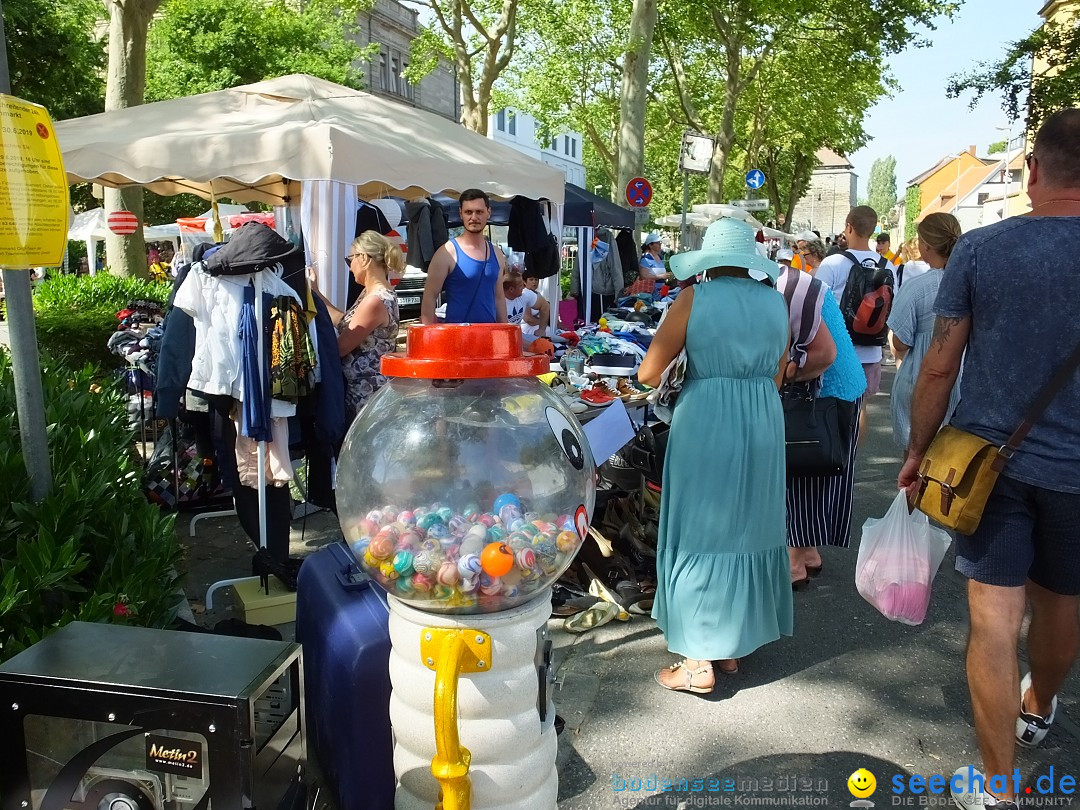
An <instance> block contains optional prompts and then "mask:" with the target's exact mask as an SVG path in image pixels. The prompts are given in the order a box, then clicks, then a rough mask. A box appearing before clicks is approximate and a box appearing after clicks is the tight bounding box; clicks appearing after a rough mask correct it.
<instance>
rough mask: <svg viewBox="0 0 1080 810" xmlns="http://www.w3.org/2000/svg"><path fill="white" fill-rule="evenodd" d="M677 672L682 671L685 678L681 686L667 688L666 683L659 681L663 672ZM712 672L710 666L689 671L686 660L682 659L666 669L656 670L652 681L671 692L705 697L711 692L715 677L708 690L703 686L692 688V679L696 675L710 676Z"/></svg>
mask: <svg viewBox="0 0 1080 810" xmlns="http://www.w3.org/2000/svg"><path fill="white" fill-rule="evenodd" d="M679 670H682V671H683V674H684V675H685V676H686V683H684V684H683V685H682V686H668V685H667V684H666V683H664V682H663V681H662V680H660V676H661V675H662V674H663V673H665V672H672V673H674V672H677V671H679ZM712 671H713V668H712V664H706V665H705V666H703V667H698V668H697V669H690V668H689V667H688V666H687V665H686V660H685V659H684V660H682V661H679V662H678V663H677V664H675V665H674V666H670V667H668V668H667V669H658V670H656V672H655V673H653V679H654V680H655V681H656V682H657V683H658V684H660V685H661V686H662V687H664V688H665V689H669V690H671V691H672V692H694V693H695V694H699V695H707V694H709V692H711V691H712V690H713V687H715V686H716V683H715V677H714V679H713V681H714V682H713V684H712V685H711V686H709V687H708V688H706V687H704V686H694V678H695V677H696V676H698V675H705V674H708V675H712Z"/></svg>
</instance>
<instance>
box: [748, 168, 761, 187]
mask: <svg viewBox="0 0 1080 810" xmlns="http://www.w3.org/2000/svg"><path fill="white" fill-rule="evenodd" d="M746 185H748V186H749V187H750V188H761V187H762V186H763V185H765V173H764V172H762V171H761V169H751V170H750V171H748V172H747V173H746Z"/></svg>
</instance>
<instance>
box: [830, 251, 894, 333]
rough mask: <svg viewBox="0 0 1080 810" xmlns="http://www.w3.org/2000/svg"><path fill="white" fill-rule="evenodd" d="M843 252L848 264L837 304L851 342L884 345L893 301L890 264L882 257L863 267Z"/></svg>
mask: <svg viewBox="0 0 1080 810" xmlns="http://www.w3.org/2000/svg"><path fill="white" fill-rule="evenodd" d="M843 255H844V257H845V258H846V259H848V261H850V262H851V265H852V267H851V272H850V273H849V274H848V280H847V284H846V285H845V286H844V297H843V300H841V301H840V302H839V303H840V312H841V313H843V315H844V325H845V326H847V330H848V334H849V335H851V342H852V343H854V344H855V345H856V346H884V345H885V339H886V336H887V335H888V333H889V327H888V326H887V325H886V321H888V319H889V312H890V311H892V301H893V286H894V281H893V272H892V265H891V264H890V262H889V260H888V259H886V258H885V257H884V256H881V257H879V259H878V262H877V264H875V265H870V266H867V265H864V264H862V263H861V262H860V261H859V260H858V259H856V258H855V257H854V256H853V255H852V254H851V252H850V251H847V250H845V251H844V253H843Z"/></svg>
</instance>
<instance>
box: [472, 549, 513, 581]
mask: <svg viewBox="0 0 1080 810" xmlns="http://www.w3.org/2000/svg"><path fill="white" fill-rule="evenodd" d="M480 562H481V564H482V565H483V568H484V573H486V574H487V575H488V576H492V577H501V576H503V575H504V574H506V573H507V572H508V571H509V570H510V569H511V568H513V567H514V552H513V550H512V549H511V548H510V546H508V545H506V543H488V544H487V545H486V546H484V550H483V552H482V553H481V554H480Z"/></svg>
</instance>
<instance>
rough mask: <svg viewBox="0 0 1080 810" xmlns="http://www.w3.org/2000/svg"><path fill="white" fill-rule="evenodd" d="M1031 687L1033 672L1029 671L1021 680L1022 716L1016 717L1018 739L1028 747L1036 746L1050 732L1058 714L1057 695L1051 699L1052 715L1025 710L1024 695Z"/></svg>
mask: <svg viewBox="0 0 1080 810" xmlns="http://www.w3.org/2000/svg"><path fill="white" fill-rule="evenodd" d="M1030 688H1031V673H1030V672H1029V673H1028V674H1027V675H1025V676H1024V679H1023V680H1022V681H1020V716H1019V717H1017V718H1016V741H1017V742H1018V743H1020V745H1023V746H1025V747H1027V748H1034V747H1035V746H1037V745H1038V744H1039V743H1041V742H1042V741H1043V740H1044V739H1046V735H1047V734H1048V733H1049V732H1050V726H1051V725H1053V723H1054V717H1055V716H1056V715H1057V695H1054V699H1053V700H1051V701H1050V716H1049V717H1039V715H1037V714H1031V713H1030V712H1026V711H1024V695H1026V694H1027V690H1028V689H1030Z"/></svg>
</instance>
